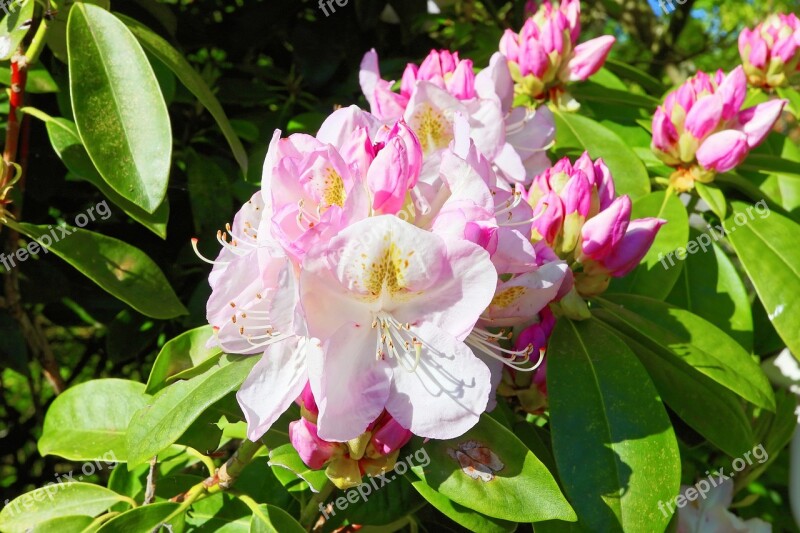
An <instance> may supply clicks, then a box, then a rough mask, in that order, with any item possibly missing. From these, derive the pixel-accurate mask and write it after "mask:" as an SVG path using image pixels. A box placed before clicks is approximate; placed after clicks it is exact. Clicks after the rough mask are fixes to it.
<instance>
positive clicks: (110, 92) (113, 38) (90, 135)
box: [67, 3, 172, 213]
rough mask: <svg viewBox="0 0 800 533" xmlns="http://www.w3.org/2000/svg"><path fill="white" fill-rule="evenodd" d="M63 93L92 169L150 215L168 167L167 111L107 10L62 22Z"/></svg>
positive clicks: (134, 47) (86, 8) (78, 9)
mask: <svg viewBox="0 0 800 533" xmlns="http://www.w3.org/2000/svg"><path fill="white" fill-rule="evenodd" d="M67 48H68V50H69V73H70V94H71V96H72V111H73V114H74V115H75V123H76V125H77V127H78V132H79V133H80V137H81V139H82V140H83V144H84V146H85V147H86V151H87V152H88V153H89V157H91V159H92V162H94V165H95V167H96V168H97V170H98V171H99V172H100V175H101V176H103V178H104V179H105V180H106V182H107V183H108V184H109V185H110V186H111V187H112V188H113V189H114V190H115V191H117V192H118V193H119V194H120V195H121V196H123V197H124V198H126V199H128V200H130V201H131V202H133V203H135V204H137V205H138V206H140V207H141V208H143V209H144V210H145V211H147V212H148V213H153V212H154V211H155V210H156V209H158V206H159V205H161V203H162V202H163V201H164V197H165V195H166V192H167V182H168V180H169V169H170V166H171V163H172V128H171V126H170V120H169V114H168V113H167V106H166V104H165V103H164V97H163V96H162V95H161V89H160V88H159V85H158V81H157V80H156V76H155V74H154V73H153V69H152V67H151V66H150V63H149V61H148V60H147V56H146V55H145V53H144V51H143V50H142V48H141V46H140V45H139V43H138V42H137V40H136V38H135V37H134V36H133V34H132V33H131V32H130V31H129V30H128V28H127V27H126V26H125V24H123V23H122V22H120V21H119V20H118V19H117V18H116V17H115V16H114V15H112V14H111V13H109V12H108V11H106V10H104V9H102V8H100V7H98V6H95V5H92V4H84V3H80V4H76V5H75V6H73V8H72V9H71V10H70V15H69V22H68V23H67Z"/></svg>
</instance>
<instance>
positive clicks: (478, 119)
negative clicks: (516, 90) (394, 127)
mask: <svg viewBox="0 0 800 533" xmlns="http://www.w3.org/2000/svg"><path fill="white" fill-rule="evenodd" d="M360 81H361V88H362V90H363V91H364V95H365V96H366V98H367V101H368V102H369V103H370V107H371V109H372V112H373V113H374V114H375V116H377V117H378V118H380V119H381V120H386V121H396V120H400V119H403V120H405V122H407V123H408V125H409V126H410V127H411V128H412V129H413V130H414V132H415V133H416V134H417V136H418V137H419V139H420V143H421V145H422V149H423V152H424V153H425V156H426V159H427V160H429V161H431V162H432V165H433V166H434V167H435V165H436V164H437V162H438V159H437V155H438V154H440V153H441V152H442V151H443V150H444V149H446V148H447V147H448V146H449V145H450V142H451V141H452V140H453V139H454V136H455V117H456V116H457V115H462V116H464V117H466V118H467V121H468V122H469V126H470V136H471V137H472V139H473V141H474V142H475V145H476V146H477V147H478V150H479V151H480V152H481V153H482V154H483V155H484V156H486V157H487V158H488V159H489V160H490V161H491V162H492V163H493V164H494V165H495V166H496V168H497V169H498V170H499V171H500V173H501V176H502V177H503V178H504V179H506V180H508V181H509V182H519V183H524V182H526V180H529V179H530V178H532V177H533V176H534V175H535V174H537V173H538V172H540V171H542V170H544V169H545V168H547V167H549V166H550V161H549V160H548V159H547V156H546V154H545V151H546V150H547V148H548V147H549V146H550V145H551V144H552V142H553V139H554V137H555V125H554V120H553V116H552V113H551V112H550V111H549V110H548V109H547V108H544V107H542V108H539V109H537V110H533V109H528V108H526V107H516V108H514V107H512V104H513V98H514V95H513V82H512V80H511V75H510V73H509V71H508V66H507V65H506V62H505V60H504V59H503V58H502V56H501V55H500V54H496V56H495V57H493V58H492V60H491V62H490V65H489V67H488V68H486V69H484V70H483V71H482V72H481V73H480V74H478V75H477V76H476V75H475V74H474V72H473V68H472V61H470V60H468V59H464V60H462V59H460V58H459V57H458V52H454V53H450V52H448V51H438V52H437V51H431V53H430V54H429V55H428V57H427V58H426V59H425V60H424V61H423V62H422V64H421V65H420V66H417V65H415V64H408V65H407V66H406V70H405V72H404V74H403V78H402V82H401V85H400V92H399V93H395V92H392V90H391V87H392V84H393V83H392V82H389V81H386V80H384V79H382V78H381V76H380V69H379V67H378V55H377V53H376V52H375V50H371V51H370V52H367V54H366V55H365V56H364V59H363V60H362V62H361V74H360Z"/></svg>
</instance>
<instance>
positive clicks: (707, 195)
mask: <svg viewBox="0 0 800 533" xmlns="http://www.w3.org/2000/svg"><path fill="white" fill-rule="evenodd" d="M694 189H695V190H696V191H697V194H699V195H700V198H702V199H703V201H705V203H707V204H708V207H710V208H711V211H713V212H714V214H715V215H717V216H718V217H719V218H720V219H723V218H725V214H726V212H727V210H728V205H727V203H726V202H725V194H724V193H723V192H722V191H721V190H719V188H717V187H716V186H715V185H713V184H711V185H706V184H705V183H700V182H699V181H696V182H695V184H694Z"/></svg>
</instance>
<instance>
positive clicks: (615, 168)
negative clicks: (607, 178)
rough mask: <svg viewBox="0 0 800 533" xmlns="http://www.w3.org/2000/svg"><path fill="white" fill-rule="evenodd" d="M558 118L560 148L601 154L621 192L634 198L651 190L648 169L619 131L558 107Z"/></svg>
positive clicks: (557, 137)
mask: <svg viewBox="0 0 800 533" xmlns="http://www.w3.org/2000/svg"><path fill="white" fill-rule="evenodd" d="M555 119H556V131H557V134H556V142H557V146H558V148H578V149H581V150H588V152H589V155H590V156H591V157H592V158H593V159H596V158H598V157H602V158H603V161H605V163H606V165H608V168H609V169H610V170H611V174H612V175H613V176H614V185H615V186H616V190H617V193H618V194H627V195H629V196H630V197H631V199H633V200H635V199H637V198H639V197H641V196H644V195H645V194H647V193H648V192H650V178H649V176H648V174H647V169H646V168H645V167H644V165H643V164H642V162H641V160H640V159H639V158H638V157H636V154H635V153H634V152H633V151H632V150H631V149H630V147H628V145H627V144H626V143H625V141H623V140H622V139H620V138H619V136H618V135H617V134H616V133H614V132H613V131H611V130H609V129H608V128H606V127H605V126H603V125H601V124H598V123H597V122H595V121H594V120H592V119H590V118H586V117H583V116H581V115H576V114H574V113H562V112H560V111H556V112H555Z"/></svg>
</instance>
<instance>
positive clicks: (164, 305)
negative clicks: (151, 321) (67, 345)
mask: <svg viewBox="0 0 800 533" xmlns="http://www.w3.org/2000/svg"><path fill="white" fill-rule="evenodd" d="M7 225H8V226H10V227H12V228H14V229H15V230H17V231H19V232H20V233H23V234H25V235H27V236H28V237H31V238H32V239H35V240H36V241H38V242H39V243H40V244H42V241H43V238H47V240H49V241H51V242H52V244H51V245H50V246H49V248H48V249H49V250H50V251H52V252H53V253H55V254H56V255H57V256H59V257H60V258H61V259H63V260H64V261H66V262H67V263H69V264H70V265H72V266H74V267H75V268H77V269H78V271H80V272H81V273H82V274H84V275H85V276H86V277H88V278H89V279H91V280H92V281H94V282H95V283H97V284H98V285H99V286H100V287H101V288H102V289H104V290H106V291H107V292H108V293H109V294H111V295H112V296H114V297H115V298H117V299H119V300H122V301H123V302H125V303H126V304H128V305H130V306H131V307H133V308H134V309H135V310H137V311H139V312H140V313H142V314H143V315H147V316H149V317H152V318H161V319H168V318H175V317H176V316H180V315H185V314H187V311H186V308H185V307H184V306H183V304H182V303H181V302H180V300H178V297H177V296H176V295H175V292H174V291H173V290H172V287H170V285H169V282H168V281H167V279H166V278H165V277H164V273H163V272H161V269H160V268H158V265H156V264H155V263H154V262H153V260H152V259H150V258H149V257H147V255H146V254H145V253H144V252H142V251H141V250H139V249H138V248H135V247H133V246H131V245H130V244H127V243H125V242H123V241H120V240H117V239H114V238H112V237H107V236H105V235H101V234H99V233H94V232H91V231H87V230H84V229H77V228H71V227H69V226H63V227H62V229H59V230H56V229H52V230H50V227H48V226H35V225H33V224H26V223H24V222H20V223H17V222H12V221H10V220H9V221H8V223H7ZM62 232H69V234H68V235H66V236H64V235H62ZM52 235H56V239H51V238H50V237H51V236H52Z"/></svg>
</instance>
